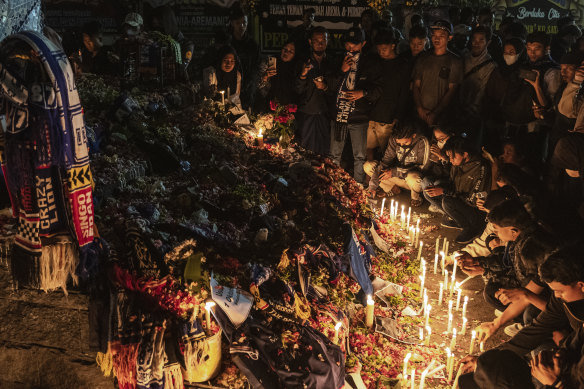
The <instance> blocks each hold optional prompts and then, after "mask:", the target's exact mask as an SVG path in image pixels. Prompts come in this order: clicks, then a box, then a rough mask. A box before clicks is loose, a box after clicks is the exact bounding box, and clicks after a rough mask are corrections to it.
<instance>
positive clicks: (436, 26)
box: [430, 19, 452, 35]
mask: <svg viewBox="0 0 584 389" xmlns="http://www.w3.org/2000/svg"><path fill="white" fill-rule="evenodd" d="M430 30H444V31H446V32H448V33H449V34H450V35H452V24H451V23H450V22H449V21H448V20H444V19H440V20H436V21H435V22H434V23H432V25H431V26H430Z"/></svg>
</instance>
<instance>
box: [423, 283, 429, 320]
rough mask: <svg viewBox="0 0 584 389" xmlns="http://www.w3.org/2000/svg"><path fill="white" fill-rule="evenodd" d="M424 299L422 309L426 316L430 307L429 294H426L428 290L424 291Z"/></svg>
mask: <svg viewBox="0 0 584 389" xmlns="http://www.w3.org/2000/svg"><path fill="white" fill-rule="evenodd" d="M423 296H424V300H423V301H422V311H423V312H424V317H425V316H426V311H427V309H428V294H426V290H424V293H423Z"/></svg>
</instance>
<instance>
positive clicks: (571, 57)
mask: <svg viewBox="0 0 584 389" xmlns="http://www.w3.org/2000/svg"><path fill="white" fill-rule="evenodd" d="M581 63H582V55H580V54H579V53H574V52H572V53H566V54H564V55H562V58H561V59H560V64H561V65H576V66H580V64H581Z"/></svg>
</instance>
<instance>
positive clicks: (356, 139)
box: [330, 27, 381, 184]
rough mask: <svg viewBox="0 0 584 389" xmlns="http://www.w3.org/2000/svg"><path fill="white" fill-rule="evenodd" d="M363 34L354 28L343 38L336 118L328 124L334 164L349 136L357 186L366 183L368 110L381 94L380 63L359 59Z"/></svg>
mask: <svg viewBox="0 0 584 389" xmlns="http://www.w3.org/2000/svg"><path fill="white" fill-rule="evenodd" d="M365 43H366V42H365V33H364V32H363V30H362V29H360V28H359V27H353V28H351V29H349V31H347V33H346V35H345V48H346V49H347V53H346V54H345V59H344V60H343V63H342V65H341V74H340V77H339V81H338V83H337V85H336V86H335V89H334V90H335V91H336V92H337V95H336V103H335V111H336V112H335V116H334V118H333V121H332V124H331V127H332V129H331V149H330V154H331V158H332V159H333V161H334V162H335V163H337V164H340V163H341V155H342V154H343V148H344V147H345V142H346V141H347V135H349V136H350V139H351V145H352V147H353V160H354V165H353V177H354V178H355V181H357V182H358V183H360V184H364V183H365V172H364V171H363V163H364V162H365V153H366V149H367V127H368V126H369V111H370V110H371V107H372V105H373V103H374V102H375V101H376V100H377V99H378V98H379V95H380V94H381V79H380V72H379V64H378V63H377V62H376V61H375V60H372V59H367V58H362V57H361V50H362V49H363V46H365Z"/></svg>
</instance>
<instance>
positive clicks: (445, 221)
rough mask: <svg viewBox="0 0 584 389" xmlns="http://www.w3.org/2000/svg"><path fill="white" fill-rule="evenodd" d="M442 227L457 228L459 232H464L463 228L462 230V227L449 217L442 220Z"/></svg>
mask: <svg viewBox="0 0 584 389" xmlns="http://www.w3.org/2000/svg"><path fill="white" fill-rule="evenodd" d="M440 225H441V226H442V227H446V228H456V229H457V230H462V228H460V226H459V225H458V224H457V223H456V222H455V221H454V220H453V219H451V218H449V217H448V216H444V217H443V218H442V221H441V222H440Z"/></svg>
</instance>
